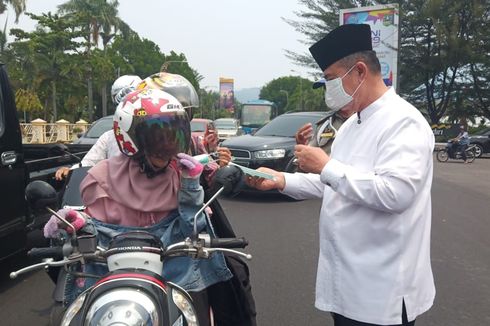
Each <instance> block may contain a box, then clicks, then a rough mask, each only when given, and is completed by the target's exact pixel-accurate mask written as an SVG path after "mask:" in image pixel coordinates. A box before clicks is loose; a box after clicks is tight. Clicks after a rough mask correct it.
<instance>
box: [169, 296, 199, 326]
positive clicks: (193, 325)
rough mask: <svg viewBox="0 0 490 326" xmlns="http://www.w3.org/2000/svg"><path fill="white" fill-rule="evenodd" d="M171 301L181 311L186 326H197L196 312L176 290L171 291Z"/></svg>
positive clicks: (187, 300)
mask: <svg viewBox="0 0 490 326" xmlns="http://www.w3.org/2000/svg"><path fill="white" fill-rule="evenodd" d="M172 300H174V303H175V305H176V306H177V307H178V308H179V309H180V311H182V314H183V315H184V317H185V319H186V320H187V325H189V326H197V316H196V312H195V311H194V308H193V306H192V303H191V302H190V301H189V299H187V297H186V296H185V295H183V294H182V293H180V292H179V291H178V290H176V289H172Z"/></svg>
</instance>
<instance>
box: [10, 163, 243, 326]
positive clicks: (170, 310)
mask: <svg viewBox="0 0 490 326" xmlns="http://www.w3.org/2000/svg"><path fill="white" fill-rule="evenodd" d="M81 171H83V170H81ZM223 171H224V172H221V173H220V171H218V174H217V176H216V179H215V182H216V183H218V184H219V185H221V188H219V190H218V191H217V192H216V193H215V194H214V196H213V197H212V198H211V199H210V200H209V201H208V202H207V203H205V204H204V205H203V206H202V207H201V209H200V210H199V211H198V212H197V213H196V214H195V216H194V232H193V234H192V236H191V237H189V238H186V239H185V240H184V241H182V242H178V243H174V244H171V245H169V246H167V247H164V246H163V244H162V242H161V240H160V239H159V238H158V237H156V236H154V235H152V234H150V233H148V232H143V231H132V232H126V233H122V234H120V235H118V236H116V237H114V238H113V239H112V241H111V242H110V244H109V246H108V247H107V248H102V247H100V246H99V245H98V241H97V238H96V236H95V235H94V234H91V233H90V232H86V231H85V232H84V231H82V232H80V231H78V232H77V231H76V228H75V227H74V226H73V225H72V224H71V223H70V222H69V221H67V220H66V219H65V218H63V217H62V216H60V215H58V214H57V213H56V211H55V210H54V209H53V208H54V206H56V203H57V200H58V199H57V194H56V191H55V190H54V189H53V188H52V187H51V186H50V185H49V184H47V183H45V182H43V181H34V182H32V183H30V184H29V185H28V187H27V188H26V198H27V200H28V203H29V205H30V206H31V207H32V208H33V209H35V210H38V209H42V208H44V209H47V210H48V211H49V212H50V213H52V214H53V215H55V216H57V218H58V219H59V220H60V221H61V222H62V223H64V225H65V226H66V229H67V230H73V231H72V232H71V234H70V235H69V236H68V237H67V238H66V239H65V241H62V242H61V243H59V244H56V245H53V246H51V247H48V248H33V249H32V250H30V251H29V253H28V255H29V256H31V257H37V258H42V259H44V260H43V261H42V262H41V263H38V264H34V265H31V266H28V267H25V268H23V269H20V270H18V271H16V272H12V273H11V274H10V277H11V278H16V277H17V276H18V275H21V274H23V273H26V272H30V271H33V270H37V269H41V268H45V269H51V271H53V269H54V270H56V269H57V268H58V270H59V272H58V273H54V274H55V275H50V276H52V277H53V278H55V279H57V282H56V289H55V293H54V298H55V300H57V299H58V300H59V299H60V298H62V297H63V294H64V287H65V286H66V284H65V283H64V282H66V281H65V280H66V274H74V275H75V276H77V277H86V278H97V282H96V283H95V284H94V285H93V286H92V287H90V288H89V289H87V290H86V291H84V292H83V293H82V294H81V295H79V296H78V297H77V298H76V299H75V301H74V302H73V303H72V304H71V305H70V306H69V307H68V308H67V309H66V311H65V312H64V315H63V317H62V320H61V325H63V326H65V325H66V326H68V325H101V326H103V325H162V326H166V325H169V326H170V325H189V326H194V325H199V324H200V321H199V320H198V318H197V315H196V310H195V308H194V302H193V300H192V298H191V296H190V295H189V293H187V292H186V291H185V290H184V289H183V288H181V287H179V286H178V285H176V284H175V283H172V282H170V281H168V280H165V279H163V278H162V277H161V274H162V270H163V269H164V268H165V263H166V261H167V260H168V259H169V258H172V257H181V256H187V257H192V258H194V259H208V258H210V257H211V256H212V255H213V253H214V252H227V253H232V254H234V255H237V256H241V257H243V258H245V259H248V260H249V259H251V255H248V254H245V253H242V252H240V251H237V250H234V249H236V248H244V247H245V246H246V245H247V244H248V243H247V241H246V240H245V239H244V238H212V237H211V236H210V235H209V234H198V233H197V217H198V216H199V215H200V214H201V213H202V212H203V211H204V209H205V208H206V207H207V206H209V204H210V203H212V202H213V200H215V198H217V196H218V195H219V194H220V193H222V192H227V191H232V190H233V187H234V185H236V183H237V182H238V180H237V176H240V175H241V174H240V173H239V172H237V171H236V170H235V169H233V168H231V167H227V169H223ZM72 190H73V188H69V187H68V188H67V189H65V193H64V195H63V198H64V199H63V203H64V206H65V207H66V206H67V204H68V203H67V200H69V197H70V196H73V194H72V193H73V191H72ZM70 192H72V193H70ZM67 198H68V199H67ZM74 198H75V199H76V196H74ZM72 204H73V203H72ZM76 204H77V203H75V205H74V206H77V205H76ZM74 206H73V205H72V208H73V207H74ZM76 208H78V209H81V208H83V207H80V206H78V207H76ZM66 234H69V233H66ZM94 262H96V263H105V264H107V267H108V270H109V272H108V273H107V274H105V275H103V276H102V277H100V276H97V275H91V274H89V273H83V272H79V269H76V271H75V269H74V268H72V267H79V266H80V265H82V266H83V265H86V264H88V263H94ZM56 274H57V275H56ZM211 324H213V321H212V318H211Z"/></svg>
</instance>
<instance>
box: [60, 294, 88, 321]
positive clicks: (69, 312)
mask: <svg viewBox="0 0 490 326" xmlns="http://www.w3.org/2000/svg"><path fill="white" fill-rule="evenodd" d="M86 296H87V294H86V293H82V294H81V295H80V296H79V297H78V298H77V299H76V300H75V301H73V303H72V304H71V305H70V306H69V307H68V309H66V311H65V314H64V315H63V320H62V321H61V326H69V325H70V323H71V321H72V319H73V317H75V316H76V314H77V313H78V312H79V311H80V309H81V308H82V306H83V303H84V302H85V297H86Z"/></svg>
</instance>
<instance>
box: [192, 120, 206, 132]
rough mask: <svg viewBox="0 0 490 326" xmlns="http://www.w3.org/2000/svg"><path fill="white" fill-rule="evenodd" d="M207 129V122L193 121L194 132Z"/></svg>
mask: <svg viewBox="0 0 490 326" xmlns="http://www.w3.org/2000/svg"><path fill="white" fill-rule="evenodd" d="M204 130H206V123H205V122H202V121H191V131H192V132H202V131H204Z"/></svg>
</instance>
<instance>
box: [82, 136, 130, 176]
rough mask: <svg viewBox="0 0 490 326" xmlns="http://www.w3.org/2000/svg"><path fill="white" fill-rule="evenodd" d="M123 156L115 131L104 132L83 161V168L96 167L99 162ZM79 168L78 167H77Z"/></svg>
mask: <svg viewBox="0 0 490 326" xmlns="http://www.w3.org/2000/svg"><path fill="white" fill-rule="evenodd" d="M119 154H121V151H120V150H119V147H118V146H117V141H116V137H115V136H114V131H113V130H112V129H111V130H109V131H106V132H104V133H103V134H102V135H101V136H100V137H99V139H97V142H96V143H95V144H94V145H93V146H92V147H91V148H90V150H89V151H88V152H87V154H85V156H84V157H83V159H82V166H94V165H95V164H97V163H98V162H100V161H102V160H105V159H108V158H111V157H113V156H116V155H119ZM77 167H78V165H77Z"/></svg>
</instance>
